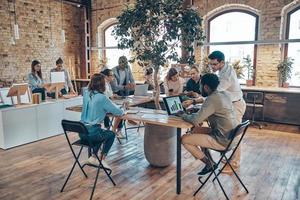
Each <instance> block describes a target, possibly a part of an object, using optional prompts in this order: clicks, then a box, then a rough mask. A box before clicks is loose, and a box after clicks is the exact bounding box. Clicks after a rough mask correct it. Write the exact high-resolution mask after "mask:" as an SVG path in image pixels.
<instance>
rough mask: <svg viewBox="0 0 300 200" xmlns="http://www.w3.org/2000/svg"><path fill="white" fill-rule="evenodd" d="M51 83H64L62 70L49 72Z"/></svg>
mask: <svg viewBox="0 0 300 200" xmlns="http://www.w3.org/2000/svg"><path fill="white" fill-rule="evenodd" d="M50 80H51V83H64V82H65V73H64V72H50Z"/></svg>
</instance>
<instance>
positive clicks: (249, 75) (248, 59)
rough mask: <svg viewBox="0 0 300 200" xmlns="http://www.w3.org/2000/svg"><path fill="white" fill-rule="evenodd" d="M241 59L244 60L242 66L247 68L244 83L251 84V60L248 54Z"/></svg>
mask: <svg viewBox="0 0 300 200" xmlns="http://www.w3.org/2000/svg"><path fill="white" fill-rule="evenodd" d="M243 60H244V67H245V68H247V80H246V85H247V86H253V75H254V69H253V65H252V60H251V57H250V55H247V57H246V58H243Z"/></svg>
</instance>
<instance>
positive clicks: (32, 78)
mask: <svg viewBox="0 0 300 200" xmlns="http://www.w3.org/2000/svg"><path fill="white" fill-rule="evenodd" d="M28 83H29V87H30V89H31V91H32V93H40V94H41V95H42V101H45V99H46V95H45V92H46V89H45V88H44V81H43V76H42V71H41V63H40V62H39V61H37V60H34V61H32V63H31V72H30V73H29V74H28Z"/></svg>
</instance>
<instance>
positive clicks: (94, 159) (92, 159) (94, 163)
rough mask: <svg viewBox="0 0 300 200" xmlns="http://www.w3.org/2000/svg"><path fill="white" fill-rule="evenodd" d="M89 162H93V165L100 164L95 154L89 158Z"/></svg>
mask: <svg viewBox="0 0 300 200" xmlns="http://www.w3.org/2000/svg"><path fill="white" fill-rule="evenodd" d="M87 164H91V165H95V166H98V165H99V161H98V160H97V158H95V157H94V156H91V157H89V159H88V160H87Z"/></svg>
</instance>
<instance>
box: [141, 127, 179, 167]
mask: <svg viewBox="0 0 300 200" xmlns="http://www.w3.org/2000/svg"><path fill="white" fill-rule="evenodd" d="M144 152H145V157H146V159H147V161H148V162H149V163H150V164H151V165H152V166H155V167H167V166H169V165H170V164H172V163H173V162H174V160H175V156H176V128H174V127H167V126H159V125H154V124H145V134H144Z"/></svg>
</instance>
